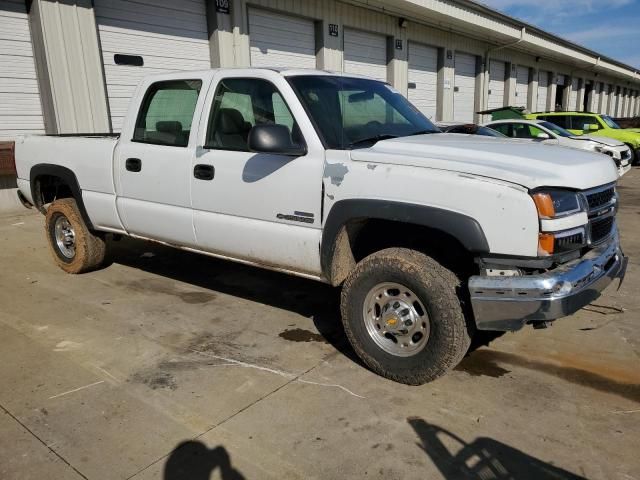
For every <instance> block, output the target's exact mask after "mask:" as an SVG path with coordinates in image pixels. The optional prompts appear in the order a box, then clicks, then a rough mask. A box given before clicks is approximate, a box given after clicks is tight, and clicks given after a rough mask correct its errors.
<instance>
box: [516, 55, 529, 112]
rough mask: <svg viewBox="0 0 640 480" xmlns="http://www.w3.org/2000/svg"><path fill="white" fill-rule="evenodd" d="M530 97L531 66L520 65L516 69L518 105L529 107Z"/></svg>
mask: <svg viewBox="0 0 640 480" xmlns="http://www.w3.org/2000/svg"><path fill="white" fill-rule="evenodd" d="M528 97H529V67H523V66H520V65H518V68H517V69H516V101H515V106H516V107H525V108H527V101H528Z"/></svg>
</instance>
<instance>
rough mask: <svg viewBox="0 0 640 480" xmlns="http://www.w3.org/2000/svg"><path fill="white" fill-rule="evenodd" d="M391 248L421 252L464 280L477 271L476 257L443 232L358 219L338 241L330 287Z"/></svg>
mask: <svg viewBox="0 0 640 480" xmlns="http://www.w3.org/2000/svg"><path fill="white" fill-rule="evenodd" d="M392 247H401V248H410V249H412V250H417V251H420V252H422V253H424V254H426V255H429V256H430V257H432V258H433V259H434V260H436V261H437V262H438V263H440V264H441V265H443V266H444V267H446V268H448V269H449V270H451V271H453V272H454V273H456V274H457V275H459V276H461V277H462V278H467V277H468V276H470V275H473V274H474V273H476V270H477V266H476V264H475V262H474V261H473V260H474V255H473V254H472V253H471V252H469V251H468V250H467V249H466V248H465V247H464V246H463V245H462V243H460V241H459V240H458V239H457V238H455V237H453V236H452V235H450V234H448V233H446V232H443V231H442V230H438V229H437V228H431V227H426V226H422V225H416V224H411V223H405V222H398V221H393V220H383V219H358V220H352V221H350V222H348V223H347V224H346V225H344V226H343V227H342V229H341V230H340V233H339V234H338V236H337V238H336V247H335V251H334V256H333V261H332V265H331V272H330V276H331V283H332V284H334V285H339V284H340V283H342V282H343V281H344V280H345V279H346V277H347V276H348V275H349V272H350V271H351V269H352V268H353V267H354V266H355V264H356V263H358V262H359V261H360V260H362V259H364V258H365V257H367V256H368V255H371V254H372V253H374V252H377V251H380V250H383V249H385V248H392Z"/></svg>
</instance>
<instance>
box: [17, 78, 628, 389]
mask: <svg viewBox="0 0 640 480" xmlns="http://www.w3.org/2000/svg"><path fill="white" fill-rule="evenodd" d="M558 157H562V158H563V159H564V161H563V162H562V163H558V162H557V158H558ZM604 160H605V159H604V158H603V157H602V155H599V154H593V153H590V152H584V151H578V150H571V149H567V148H558V147H548V146H543V145H529V144H527V145H523V144H522V143H519V142H513V141H512V140H508V139H504V140H501V139H496V138H484V137H481V136H477V135H476V136H464V135H455V134H446V133H439V132H438V130H437V128H436V127H435V126H434V125H433V124H432V123H431V122H430V121H429V120H428V119H427V118H426V117H425V116H423V115H422V114H421V113H419V111H418V110H417V109H416V108H415V107H414V106H413V105H411V104H410V103H409V102H408V100H406V98H404V97H403V96H402V95H401V94H400V93H398V92H397V91H395V90H393V89H392V88H390V87H389V86H388V85H387V84H385V83H384V82H381V81H377V80H372V79H367V78H364V77H353V76H348V75H344V74H333V73H329V72H322V71H315V70H284V71H277V70H273V69H219V70H206V71H200V72H174V73H168V74H162V75H153V76H150V77H148V78H146V79H144V80H143V81H142V83H141V84H140V86H139V87H138V88H137V90H136V92H135V94H134V96H133V99H132V102H131V105H130V107H129V110H128V113H127V115H126V118H125V120H124V125H123V129H122V134H121V135H120V136H119V137H116V138H114V137H110V136H107V135H105V136H102V137H100V136H98V135H91V136H75V137H60V136H28V137H25V138H21V139H19V140H18V141H17V142H16V163H17V171H18V180H17V181H18V186H19V196H20V197H21V198H22V200H23V202H24V203H25V204H26V205H27V206H30V205H34V206H35V207H36V208H37V209H38V210H40V211H41V212H42V213H43V214H44V215H45V226H46V229H45V231H46V236H47V240H48V244H49V247H50V250H51V252H52V255H53V258H54V260H55V262H56V263H57V264H58V266H59V267H60V268H62V269H63V270H64V271H66V272H69V273H82V272H86V271H89V270H92V269H96V268H98V267H99V266H100V265H101V264H102V262H103V259H104V258H105V251H106V240H107V239H108V238H107V236H108V235H109V234H118V235H130V236H132V237H136V238H142V239H148V240H154V241H157V242H161V243H164V244H167V245H170V246H174V247H177V248H181V249H185V250H189V251H193V252H200V253H204V254H207V255H212V256H215V257H221V258H225V259H230V260H235V261H238V262H242V263H246V264H251V265H256V266H259V267H264V268H269V269H273V270H277V271H280V272H284V273H289V274H293V275H299V276H301V277H305V278H310V279H314V280H318V281H322V282H326V283H328V284H331V285H334V286H340V285H341V286H342V296H341V313H342V321H343V324H344V327H345V331H346V334H347V336H348V338H349V341H350V342H351V345H353V348H354V351H355V352H356V353H357V354H358V355H359V357H360V358H361V359H362V360H363V362H364V363H366V365H368V366H369V368H371V369H372V370H373V371H375V372H377V373H379V374H380V375H383V376H385V377H388V378H390V379H393V380H395V381H399V382H403V383H407V384H420V383H424V382H428V381H431V380H433V379H435V378H438V377H440V376H441V375H443V374H445V373H446V372H447V371H449V370H450V369H452V368H453V367H454V366H455V365H456V364H457V363H458V362H459V361H460V360H461V359H462V358H463V357H464V355H465V354H466V352H467V351H468V349H469V346H470V344H471V340H472V338H473V337H474V336H476V335H479V334H482V333H486V332H494V331H507V330H518V329H521V328H522V327H523V326H524V325H527V324H529V325H533V326H535V327H544V326H546V325H547V324H548V322H550V321H552V320H555V319H557V318H560V317H563V316H566V315H569V314H571V313H573V312H575V311H576V310H578V309H579V308H581V307H583V306H585V305H587V304H588V303H590V302H591V301H593V300H594V299H595V298H597V297H598V296H599V295H600V292H601V291H602V289H604V288H605V287H606V286H607V285H608V284H609V283H610V282H611V281H613V280H614V279H616V278H622V277H623V276H624V273H625V269H626V263H627V261H626V257H625V256H624V255H623V253H622V250H621V248H620V242H619V236H618V230H617V226H616V216H615V215H616V211H617V199H618V197H617V194H616V180H617V178H618V176H617V172H616V169H615V168H614V167H613V165H612V164H611V162H608V161H604ZM236 314H238V315H241V312H236Z"/></svg>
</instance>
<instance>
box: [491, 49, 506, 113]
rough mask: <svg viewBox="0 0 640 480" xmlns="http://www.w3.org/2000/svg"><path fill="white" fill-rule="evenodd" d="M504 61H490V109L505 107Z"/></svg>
mask: <svg viewBox="0 0 640 480" xmlns="http://www.w3.org/2000/svg"><path fill="white" fill-rule="evenodd" d="M505 74H506V68H505V63H504V62H499V61H496V60H491V62H490V63H489V103H488V106H489V109H492V108H500V107H504V79H505Z"/></svg>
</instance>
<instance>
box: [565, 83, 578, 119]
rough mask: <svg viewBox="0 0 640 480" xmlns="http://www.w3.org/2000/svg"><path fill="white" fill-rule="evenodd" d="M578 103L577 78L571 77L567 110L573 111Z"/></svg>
mask: <svg viewBox="0 0 640 480" xmlns="http://www.w3.org/2000/svg"><path fill="white" fill-rule="evenodd" d="M577 104H578V79H577V78H572V79H571V90H570V91H569V105H568V107H567V110H569V111H573V110H576V109H577Z"/></svg>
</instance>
